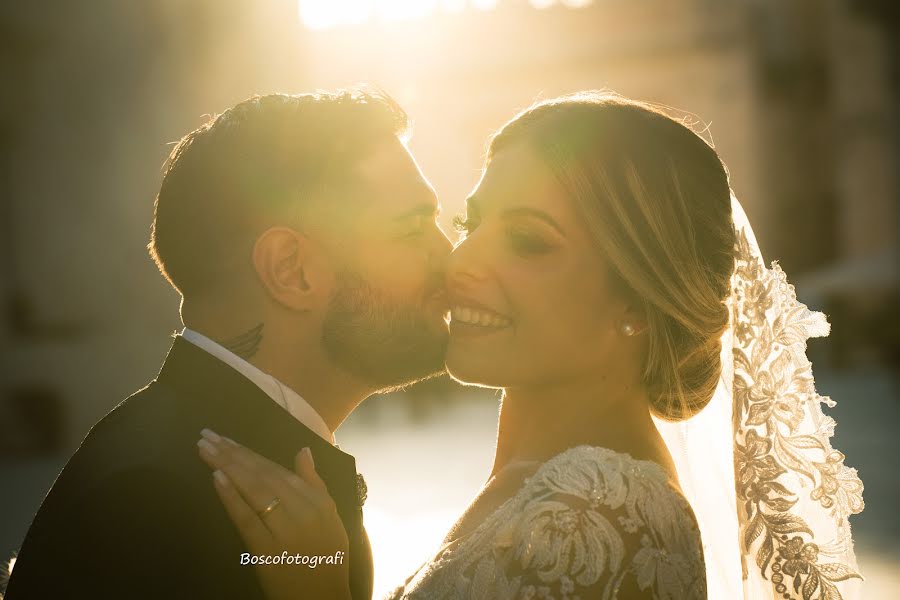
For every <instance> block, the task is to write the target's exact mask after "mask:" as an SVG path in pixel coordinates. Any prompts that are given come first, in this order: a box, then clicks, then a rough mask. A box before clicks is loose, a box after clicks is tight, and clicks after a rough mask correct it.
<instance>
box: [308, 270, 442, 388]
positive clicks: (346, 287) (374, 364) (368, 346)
mask: <svg viewBox="0 0 900 600" xmlns="http://www.w3.org/2000/svg"><path fill="white" fill-rule="evenodd" d="M435 293H437V290H434V291H431V292H430V293H426V294H425V298H428V297H430V296H431V295H433V294H435ZM425 310H426V306H425V305H424V299H423V301H420V302H419V303H415V302H406V303H403V302H401V301H398V300H396V299H394V298H390V297H388V296H387V295H386V294H382V293H380V292H379V291H377V290H375V289H374V288H373V287H372V286H371V285H370V284H369V283H368V282H367V281H365V280H364V279H363V278H362V277H361V276H360V275H359V274H357V273H353V272H349V271H345V272H343V273H341V274H340V275H339V276H338V287H337V291H336V292H335V293H334V295H333V296H332V298H331V303H330V305H329V307H328V313H327V314H326V316H325V322H324V324H323V329H322V344H323V345H324V347H325V351H326V352H327V353H328V355H329V356H330V357H331V359H332V360H333V361H334V362H335V363H336V364H337V365H338V366H339V367H341V368H343V369H344V370H346V371H347V372H349V373H351V374H352V375H354V376H356V377H358V378H360V379H361V380H363V381H364V382H366V383H368V384H370V385H373V386H375V387H377V388H378V390H379V391H382V392H383V391H389V390H392V389H398V388H402V387H405V386H407V385H410V384H413V383H415V382H417V381H421V380H423V379H428V378H430V377H435V376H437V375H441V374H442V373H444V356H445V354H446V352H447V338H448V333H447V331H446V330H444V329H443V328H441V329H439V330H437V331H435V329H434V325H433V324H431V323H430V322H429V315H428V314H426V312H425ZM432 310H434V309H433V308H432ZM431 318H433V317H431Z"/></svg>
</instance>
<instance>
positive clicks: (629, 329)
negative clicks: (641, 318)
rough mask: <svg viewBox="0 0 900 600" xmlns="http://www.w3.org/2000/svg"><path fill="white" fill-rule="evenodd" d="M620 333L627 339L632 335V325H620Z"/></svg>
mask: <svg viewBox="0 0 900 600" xmlns="http://www.w3.org/2000/svg"><path fill="white" fill-rule="evenodd" d="M622 333H623V334H624V335H627V336H629V337H630V336H632V335H634V333H635V332H634V325H632V324H631V323H622Z"/></svg>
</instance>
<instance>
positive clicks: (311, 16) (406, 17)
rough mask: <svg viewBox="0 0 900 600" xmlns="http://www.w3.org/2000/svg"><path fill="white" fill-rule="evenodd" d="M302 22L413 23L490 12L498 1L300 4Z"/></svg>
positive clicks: (313, 25)
mask: <svg viewBox="0 0 900 600" xmlns="http://www.w3.org/2000/svg"><path fill="white" fill-rule="evenodd" d="M298 2H299V10H300V20H301V21H302V22H303V25H304V26H306V27H307V28H309V29H330V28H332V27H340V26H342V25H361V24H363V23H366V22H368V21H370V20H372V19H373V18H374V19H375V20H377V21H380V22H386V23H395V22H400V21H412V20H415V19H422V18H425V17H428V16H430V15H431V14H433V13H434V12H436V11H438V10H439V11H440V12H442V13H445V14H457V13H461V12H462V11H464V10H465V9H466V8H467V7H471V8H473V9H475V10H479V11H489V10H493V9H494V8H496V7H497V3H498V0H298Z"/></svg>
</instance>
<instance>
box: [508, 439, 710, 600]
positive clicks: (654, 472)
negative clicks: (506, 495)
mask: <svg viewBox="0 0 900 600" xmlns="http://www.w3.org/2000/svg"><path fill="white" fill-rule="evenodd" d="M517 500H518V502H516V503H515V504H516V505H517V506H516V507H515V508H516V510H515V515H514V516H512V515H510V516H512V518H510V519H509V520H507V521H506V522H505V523H504V524H503V525H501V526H500V527H499V530H498V531H497V535H496V538H495V550H500V549H501V548H502V549H505V550H506V552H507V556H508V557H509V558H510V559H512V560H511V561H510V563H509V564H510V566H511V567H512V565H515V566H514V567H512V572H514V573H516V574H517V575H518V576H520V577H522V580H521V582H522V584H523V585H534V586H537V587H536V588H535V589H537V588H539V587H540V586H547V585H550V587H551V589H552V588H554V587H556V586H561V587H562V588H565V589H574V590H579V591H581V592H583V593H589V595H590V594H596V595H597V596H598V597H607V596H609V595H614V594H615V591H616V590H618V589H620V588H621V587H622V586H625V587H630V588H631V589H632V591H634V592H637V593H638V594H640V593H643V592H648V591H650V590H656V591H661V590H662V589H666V590H668V591H673V588H677V590H679V593H680V594H681V595H676V596H675V597H684V598H694V597H701V596H702V593H701V591H702V590H703V589H705V585H704V584H703V582H704V580H705V577H704V564H703V553H702V545H701V542H700V533H699V530H698V528H697V523H696V520H695V519H694V515H693V512H692V511H691V508H690V505H689V504H688V503H687V501H686V500H685V499H684V497H683V496H682V495H681V494H680V493H679V492H678V490H677V488H676V486H675V485H673V482H671V481H670V478H669V476H668V474H667V473H666V471H665V469H663V468H662V467H661V466H660V465H658V464H656V463H654V462H652V461H646V460H638V459H635V458H633V457H631V456H629V455H628V454H624V453H620V452H616V451H613V450H610V449H607V448H598V447H591V446H579V447H576V448H571V449H569V450H567V451H565V452H563V453H561V454H559V455H557V456H555V457H553V458H552V459H550V460H548V461H547V462H545V463H544V464H543V465H541V466H540V467H539V468H538V469H537V470H536V471H535V473H534V474H533V475H532V476H531V477H530V478H529V479H528V480H527V481H526V483H525V485H524V486H523V487H522V489H521V490H520V493H519V495H518V497H517Z"/></svg>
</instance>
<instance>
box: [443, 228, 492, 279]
mask: <svg viewBox="0 0 900 600" xmlns="http://www.w3.org/2000/svg"><path fill="white" fill-rule="evenodd" d="M486 258H487V256H486V254H485V252H484V251H483V249H480V248H478V247H477V245H476V243H475V240H474V238H473V236H471V235H470V236H469V237H467V238H466V239H464V240H463V241H461V242H460V243H458V244H457V245H456V247H455V248H453V251H452V252H451V253H450V258H449V259H448V260H447V281H448V284H449V283H451V282H453V281H455V282H457V284H459V283H461V282H464V281H473V280H474V281H477V280H482V279H484V278H485V277H486V276H487V272H488V269H487V265H486V264H485V259H486Z"/></svg>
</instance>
